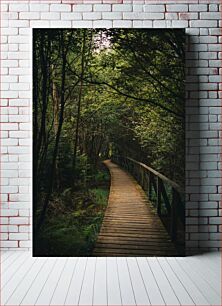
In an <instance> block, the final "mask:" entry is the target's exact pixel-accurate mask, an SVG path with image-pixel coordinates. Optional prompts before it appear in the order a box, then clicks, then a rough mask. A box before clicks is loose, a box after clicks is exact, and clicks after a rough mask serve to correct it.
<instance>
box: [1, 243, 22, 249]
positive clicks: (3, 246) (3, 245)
mask: <svg viewBox="0 0 222 306" xmlns="http://www.w3.org/2000/svg"><path fill="white" fill-rule="evenodd" d="M0 246H1V248H17V247H18V242H17V241H1V242H0Z"/></svg>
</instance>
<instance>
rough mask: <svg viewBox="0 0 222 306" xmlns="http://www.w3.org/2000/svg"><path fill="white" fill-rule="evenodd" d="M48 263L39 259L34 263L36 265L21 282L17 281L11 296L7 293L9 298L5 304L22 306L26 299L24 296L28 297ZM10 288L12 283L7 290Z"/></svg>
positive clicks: (43, 259) (44, 259) (24, 275)
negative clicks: (39, 274) (27, 294)
mask: <svg viewBox="0 0 222 306" xmlns="http://www.w3.org/2000/svg"><path fill="white" fill-rule="evenodd" d="M46 262H47V258H38V260H36V261H35V262H34V264H33V265H32V266H31V268H30V269H29V270H28V271H27V273H25V274H23V277H22V278H21V279H20V282H17V279H16V285H15V288H13V289H14V290H12V291H11V293H10V294H9V292H8V293H7V295H8V297H9V298H8V300H7V301H6V303H5V304H6V305H20V303H21V302H22V299H23V298H24V295H26V293H27V291H28V290H29V288H30V286H31V284H32V283H33V281H34V280H35V277H36V276H37V275H38V273H39V272H40V271H41V269H42V268H43V266H44V265H45V264H46ZM9 287H11V282H10V284H9V285H8V286H7V287H6V288H9Z"/></svg>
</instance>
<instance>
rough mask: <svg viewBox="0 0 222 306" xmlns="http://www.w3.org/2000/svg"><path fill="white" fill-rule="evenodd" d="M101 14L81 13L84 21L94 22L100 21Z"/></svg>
mask: <svg viewBox="0 0 222 306" xmlns="http://www.w3.org/2000/svg"><path fill="white" fill-rule="evenodd" d="M101 17H102V14H101V13H100V12H89V13H88V12H87V13H83V19H86V20H96V19H101Z"/></svg>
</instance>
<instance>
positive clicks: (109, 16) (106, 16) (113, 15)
mask: <svg viewBox="0 0 222 306" xmlns="http://www.w3.org/2000/svg"><path fill="white" fill-rule="evenodd" d="M102 19H112V20H114V19H122V13H121V12H105V13H102ZM114 27H115V26H114Z"/></svg>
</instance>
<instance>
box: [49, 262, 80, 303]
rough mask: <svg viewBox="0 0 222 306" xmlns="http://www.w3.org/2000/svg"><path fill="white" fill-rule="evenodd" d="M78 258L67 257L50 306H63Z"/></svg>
mask: <svg viewBox="0 0 222 306" xmlns="http://www.w3.org/2000/svg"><path fill="white" fill-rule="evenodd" d="M77 262H78V258H72V257H69V258H68V259H67V262H66V264H65V267H64V270H63V272H62V274H61V277H60V278H59V281H58V283H57V286H56V288H55V291H54V293H53V296H52V299H51V301H50V305H64V303H65V300H66V296H67V293H68V290H69V287H70V283H71V280H72V277H73V274H74V271H75V268H76V264H77Z"/></svg>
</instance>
